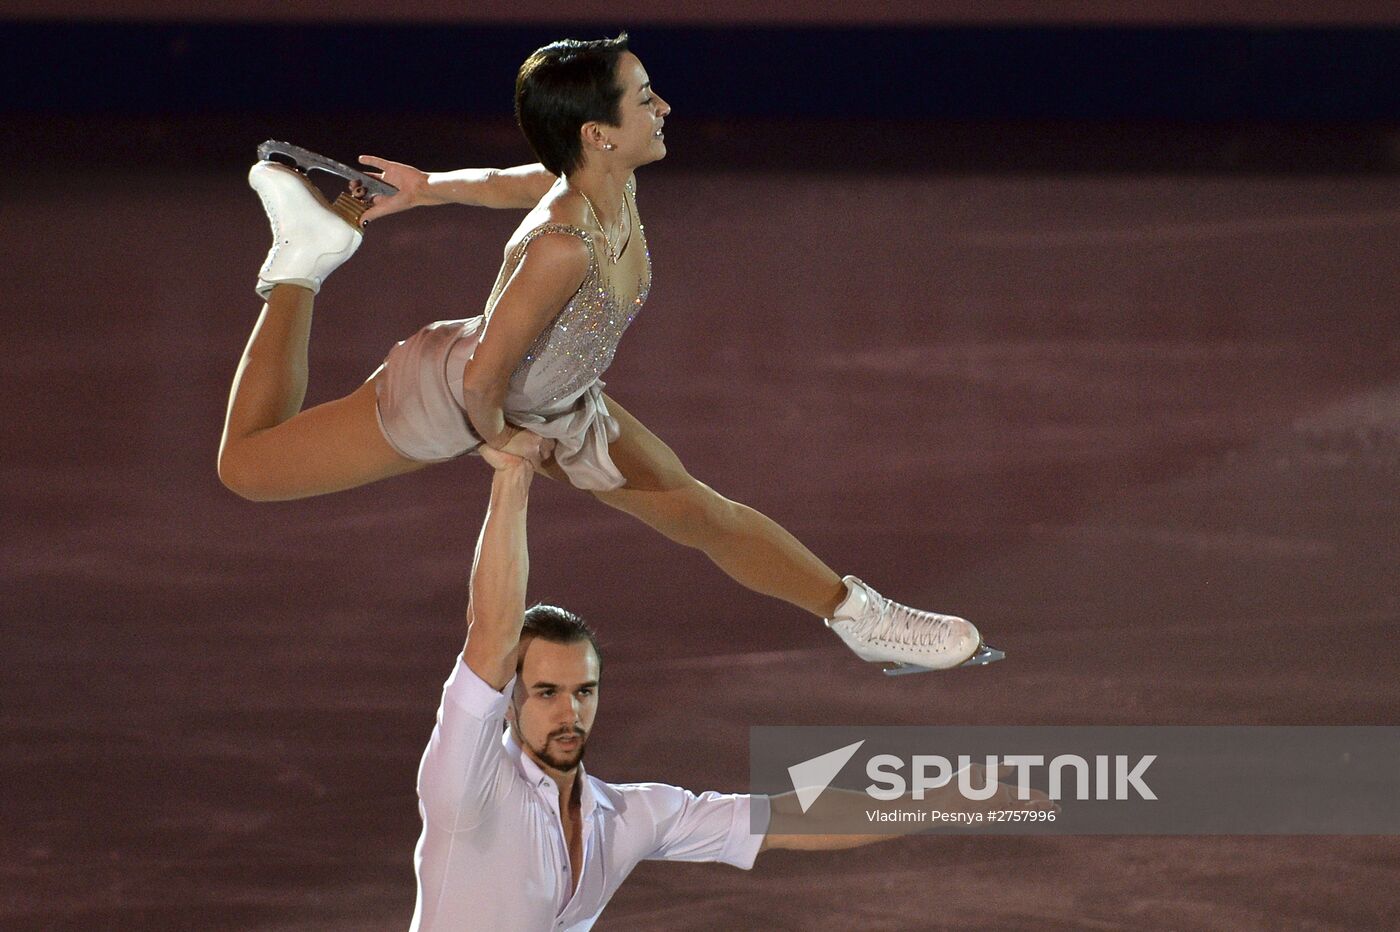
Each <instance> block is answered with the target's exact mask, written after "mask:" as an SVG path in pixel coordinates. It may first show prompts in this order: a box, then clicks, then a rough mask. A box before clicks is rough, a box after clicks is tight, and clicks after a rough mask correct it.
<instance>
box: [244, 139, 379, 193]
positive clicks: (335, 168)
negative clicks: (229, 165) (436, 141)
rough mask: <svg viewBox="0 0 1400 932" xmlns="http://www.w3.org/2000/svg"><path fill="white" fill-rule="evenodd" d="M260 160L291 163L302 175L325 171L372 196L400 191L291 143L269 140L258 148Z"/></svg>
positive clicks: (341, 163)
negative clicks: (358, 183)
mask: <svg viewBox="0 0 1400 932" xmlns="http://www.w3.org/2000/svg"><path fill="white" fill-rule="evenodd" d="M273 156H280V157H281V158H273ZM258 158H260V159H262V160H263V161H265V162H277V163H279V164H283V165H285V164H287V162H290V163H291V164H292V167H294V168H296V169H298V170H300V171H301V172H302V174H309V173H310V172H311V171H313V170H315V171H323V172H325V173H326V174H328V175H335V176H336V177H338V178H344V179H345V180H346V181H358V182H360V184H362V185H364V186H365V190H367V191H368V192H369V193H370V194H378V195H381V196H383V197H388V196H389V195H391V194H398V193H399V189H398V188H396V187H394V186H393V185H391V184H385V183H384V182H382V181H380V180H379V179H378V178H371V177H370V176H369V175H366V174H365V173H364V172H362V171H357V170H355V169H353V168H351V167H350V166H349V165H346V164H344V163H343V162H337V161H336V160H335V159H328V158H326V157H325V156H324V155H318V154H317V153H315V152H312V151H311V150H310V149H303V148H302V147H301V146H294V145H292V144H291V143H290V142H278V141H277V140H275V139H269V140H268V141H267V142H265V143H263V144H262V145H260V146H258Z"/></svg>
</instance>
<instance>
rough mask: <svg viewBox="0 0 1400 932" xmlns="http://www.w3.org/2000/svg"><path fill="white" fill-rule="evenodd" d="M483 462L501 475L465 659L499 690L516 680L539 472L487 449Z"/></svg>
mask: <svg viewBox="0 0 1400 932" xmlns="http://www.w3.org/2000/svg"><path fill="white" fill-rule="evenodd" d="M482 457H483V458H484V459H486V461H487V462H489V463H490V464H491V466H492V467H493V468H494V469H495V470H496V472H495V474H494V475H493V476H492V477H491V503H490V504H489V505H488V506H487V509H486V521H485V522H484V523H483V524H482V526H481V536H480V537H479V538H478V539H477V542H476V557H475V559H474V560H473V561H472V575H471V593H470V595H469V596H468V599H467V643H466V646H465V647H464V648H463V650H462V657H463V659H464V660H465V661H466V663H467V666H468V667H470V668H471V670H472V672H473V673H475V674H476V675H477V676H479V677H481V679H482V680H483V681H485V682H486V683H487V684H489V685H490V686H491V687H492V688H493V689H496V690H498V691H499V690H501V689H503V688H505V685H506V683H508V682H510V678H511V677H512V676H514V675H515V654H516V650H517V649H518V648H519V646H520V628H521V625H522V624H523V623H524V620H525V586H526V583H527V581H528V580H529V576H530V554H529V550H528V548H527V547H526V540H525V515H526V508H527V506H528V505H529V502H530V480H531V479H533V478H534V475H535V470H534V467H533V466H532V465H531V464H530V462H529V461H527V460H524V459H521V458H519V457H515V456H510V455H508V454H505V453H500V452H499V451H496V450H492V449H491V448H489V447H485V446H483V447H482Z"/></svg>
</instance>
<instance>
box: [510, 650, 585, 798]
mask: <svg viewBox="0 0 1400 932" xmlns="http://www.w3.org/2000/svg"><path fill="white" fill-rule="evenodd" d="M522 649H523V650H524V651H525V655H524V660H523V662H522V663H521V666H520V677H519V678H518V679H517V680H516V683H515V693H514V694H513V695H512V696H511V709H510V714H509V716H508V718H509V721H510V724H511V730H512V733H513V734H514V736H515V740H516V741H517V742H518V743H519V744H520V746H521V747H522V748H524V749H525V752H526V753H527V754H529V755H530V756H531V757H532V758H534V760H535V763H537V764H539V765H540V766H541V767H545V768H549V769H552V770H555V771H558V772H561V773H568V772H569V771H571V770H573V769H574V768H575V767H577V766H578V764H579V761H581V760H582V759H583V749H584V747H585V746H586V745H587V743H588V735H589V732H590V731H592V729H593V716H594V715H596V714H597V712H598V655H597V654H595V653H594V652H593V645H592V644H589V643H588V642H587V641H578V642H575V643H573V644H555V643H553V642H552V641H544V640H541V639H539V638H530V639H529V641H527V642H526V644H525V645H524V647H523V648H522Z"/></svg>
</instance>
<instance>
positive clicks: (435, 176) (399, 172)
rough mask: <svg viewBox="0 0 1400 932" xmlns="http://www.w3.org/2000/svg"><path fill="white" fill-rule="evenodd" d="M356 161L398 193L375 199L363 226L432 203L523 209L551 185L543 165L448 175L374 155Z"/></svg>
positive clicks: (537, 198) (486, 169)
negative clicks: (364, 165) (394, 188)
mask: <svg viewBox="0 0 1400 932" xmlns="http://www.w3.org/2000/svg"><path fill="white" fill-rule="evenodd" d="M360 161H361V162H363V163H364V164H366V165H373V166H374V167H375V168H377V169H379V171H377V172H373V171H372V172H366V174H368V175H371V176H373V177H375V178H379V179H380V180H382V181H385V182H387V183H388V184H391V185H393V186H394V187H396V188H398V189H399V192H398V193H397V194H393V195H389V196H379V197H376V198H375V199H374V206H372V207H371V208H370V209H369V210H367V211H365V213H364V216H363V217H361V218H360V219H361V221H362V222H364V223H368V222H369V221H371V220H377V219H378V218H380V217H385V216H388V215H389V214H394V213H398V212H400V211H404V210H408V209H409V208H411V207H428V206H432V205H434V204H467V205H470V206H475V207H502V208H517V209H521V210H528V209H530V208H531V207H534V206H535V205H536V204H538V203H539V201H540V198H542V197H544V196H545V194H546V193H547V192H548V191H549V189H550V187H551V186H552V185H553V184H554V182H555V180H556V179H555V176H554V175H551V174H550V173H549V172H548V171H546V170H545V167H544V166H543V165H540V164H539V163H535V164H533V165H517V166H515V167H514V168H462V169H458V170H457V171H450V172H425V171H421V170H419V169H417V168H414V167H413V166H412V165H405V164H404V163H402V162H391V161H389V160H388V159H382V158H379V157H378V156H375V155H362V156H360Z"/></svg>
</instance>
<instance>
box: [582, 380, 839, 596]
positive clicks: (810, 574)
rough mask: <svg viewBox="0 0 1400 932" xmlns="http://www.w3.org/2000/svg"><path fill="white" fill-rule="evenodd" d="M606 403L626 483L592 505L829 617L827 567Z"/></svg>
mask: <svg viewBox="0 0 1400 932" xmlns="http://www.w3.org/2000/svg"><path fill="white" fill-rule="evenodd" d="M607 405H608V410H609V411H610V412H611V414H612V415H613V416H614V417H615V418H617V421H618V425H619V426H620V427H621V433H620V434H619V436H618V438H617V440H615V441H613V442H612V443H611V444H609V445H608V452H609V455H610V456H611V457H612V460H613V462H614V463H616V464H617V468H618V469H619V470H620V471H621V472H622V474H623V475H624V476H625V477H626V478H627V484H626V485H625V486H624V487H623V488H621V489H617V490H615V491H612V492H598V493H595V494H596V495H597V497H598V499H599V500H601V501H603V502H605V503H607V504H608V505H611V506H612V507H614V508H616V509H618V510H620V511H625V512H626V513H627V514H630V515H632V516H633V517H635V518H639V519H640V520H642V521H645V522H646V523H647V524H649V525H651V526H652V527H654V528H656V529H657V530H658V531H660V532H661V533H662V534H665V535H666V536H667V537H669V538H670V539H671V540H674V541H676V542H677V543H681V544H685V545H686V546H689V547H695V548H697V549H699V550H701V551H703V552H704V553H705V555H706V556H708V557H709V558H710V559H711V560H713V561H714V562H715V564H716V565H717V566H719V568H720V569H722V570H724V572H726V573H728V574H729V575H730V576H731V577H732V578H733V579H734V580H735V581H737V582H739V583H740V584H741V585H744V586H746V587H748V588H749V589H752V590H753V591H755V592H761V593H763V594H765V595H771V596H774V597H775V598H779V599H782V600H784V601H786V602H790V603H792V604H793V605H796V606H798V607H800V608H804V609H806V610H807V611H809V612H811V613H812V614H814V615H817V616H818V617H822V618H829V617H831V615H832V613H833V612H834V611H835V610H836V607H837V605H838V604H840V602H841V600H842V599H844V598H845V597H846V587H845V585H844V584H843V583H842V582H841V578H840V577H839V576H837V575H836V573H835V572H833V571H832V569H831V568H830V567H829V566H827V565H826V564H825V563H823V562H822V561H821V560H819V559H817V557H816V555H815V554H813V553H812V552H811V551H810V550H808V549H807V548H806V547H805V546H803V545H802V542H801V541H799V540H798V539H797V538H795V537H793V536H792V535H791V534H789V533H788V532H787V531H785V530H784V529H783V528H782V527H781V526H779V525H778V524H777V523H776V522H774V521H773V520H772V519H770V518H768V517H766V516H764V515H762V514H760V513H759V512H757V511H755V510H754V509H752V508H750V507H748V506H747V505H742V504H740V503H738V502H734V501H730V500H729V499H727V498H725V497H724V496H722V495H720V494H719V493H717V492H716V491H715V490H714V489H712V488H710V487H709V486H707V485H705V484H704V483H702V482H698V481H696V480H695V479H694V478H693V477H692V476H691V475H690V474H689V473H688V472H686V470H685V467H684V466H682V465H681V462H680V460H679V459H678V458H677V457H676V455H675V453H673V452H672V451H671V448H670V447H668V446H666V444H664V443H663V442H661V440H660V439H659V438H657V437H656V435H655V434H653V433H652V432H651V431H649V430H647V429H646V427H644V426H643V425H642V424H641V422H640V421H638V420H637V419H636V418H634V417H632V416H631V415H630V414H628V413H627V411H626V410H624V409H623V407H622V406H621V405H619V404H618V403H617V402H616V401H614V400H613V399H612V398H608V399H607Z"/></svg>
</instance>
